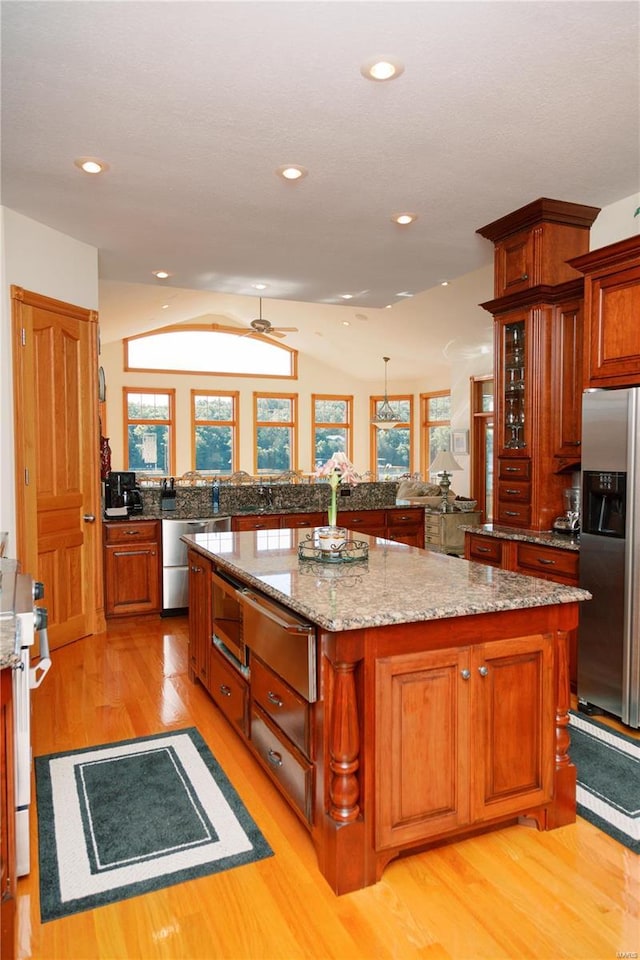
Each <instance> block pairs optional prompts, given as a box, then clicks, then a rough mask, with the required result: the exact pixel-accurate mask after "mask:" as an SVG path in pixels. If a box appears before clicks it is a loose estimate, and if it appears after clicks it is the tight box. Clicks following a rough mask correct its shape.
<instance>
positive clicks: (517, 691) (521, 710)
mask: <svg viewBox="0 0 640 960" xmlns="http://www.w3.org/2000/svg"><path fill="white" fill-rule="evenodd" d="M376 702H377V705H378V707H377V714H376V810H377V814H378V815H377V817H376V847H377V848H378V849H382V848H385V847H395V846H398V845H400V844H404V843H416V842H418V841H420V840H425V841H427V840H429V839H430V838H431V837H434V836H437V835H441V834H443V833H445V832H447V831H452V830H458V829H460V828H462V827H464V826H466V825H471V824H479V823H482V822H483V821H488V820H491V819H493V818H494V817H505V816H509V815H510V814H512V813H513V814H514V815H515V814H517V813H518V812H519V811H521V810H522V809H523V808H524V807H526V806H527V805H528V804H530V805H531V807H535V806H538V805H540V804H543V803H546V802H547V801H548V800H550V799H551V794H552V782H553V757H554V744H553V711H554V689H553V644H552V640H551V638H550V637H549V636H542V635H537V634H536V635H532V636H524V637H515V638H506V639H504V640H500V641H496V642H493V643H487V644H481V645H480V646H478V647H473V648H469V647H459V648H456V649H451V650H434V651H429V652H424V653H416V654H409V655H406V656H397V657H389V658H386V659H379V660H378V661H377V662H376ZM426 730H433V731H435V730H437V731H438V735H437V736H425V731H426ZM407 743H411V744H412V747H411V750H410V751H405V750H403V749H402V747H403V744H407Z"/></svg>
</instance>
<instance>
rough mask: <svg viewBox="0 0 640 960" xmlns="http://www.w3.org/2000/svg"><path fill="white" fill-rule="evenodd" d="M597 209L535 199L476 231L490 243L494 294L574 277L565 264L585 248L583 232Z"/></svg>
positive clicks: (526, 288) (515, 291)
mask: <svg viewBox="0 0 640 960" xmlns="http://www.w3.org/2000/svg"><path fill="white" fill-rule="evenodd" d="M599 212H600V210H599V208H598V207H585V206H584V205H583V204H579V203H565V202H564V201H562V200H549V199H547V198H545V197H541V198H540V199H539V200H534V201H533V202H532V203H529V204H527V206H526V207H521V208H520V209H519V210H515V211H514V212H513V213H510V214H508V215H507V216H506V217H501V218H500V219H499V220H495V221H494V222H493V223H489V224H487V226H486V227H481V228H480V229H479V230H477V231H476V232H477V233H479V234H480V236H482V237H486V238H487V240H491V241H492V242H493V243H494V244H495V258H494V296H495V297H504V296H507V295H508V294H510V293H519V292H520V291H523V290H528V289H530V288H531V287H537V286H540V285H542V284H547V285H550V286H555V285H556V284H559V283H564V282H565V281H567V280H574V279H575V278H576V277H577V276H579V274H578V272H577V270H576V269H575V268H574V267H572V266H570V265H569V264H567V263H566V261H567V260H568V259H569V258H570V257H577V256H579V255H580V254H582V253H586V252H587V250H588V249H589V229H590V227H591V224H592V223H593V221H594V220H595V218H596V217H597V215H598V213H599Z"/></svg>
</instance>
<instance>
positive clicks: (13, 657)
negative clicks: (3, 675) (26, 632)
mask: <svg viewBox="0 0 640 960" xmlns="http://www.w3.org/2000/svg"><path fill="white" fill-rule="evenodd" d="M19 663H20V654H19V653H16V652H15V639H14V636H13V634H11V635H10V636H6V637H5V636H3V635H2V634H0V670H4V668H5V667H15V666H17V665H18V664H19Z"/></svg>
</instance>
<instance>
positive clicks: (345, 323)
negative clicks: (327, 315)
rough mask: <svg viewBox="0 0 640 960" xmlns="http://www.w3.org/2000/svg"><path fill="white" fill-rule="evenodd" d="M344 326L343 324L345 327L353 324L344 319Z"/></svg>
mask: <svg viewBox="0 0 640 960" xmlns="http://www.w3.org/2000/svg"><path fill="white" fill-rule="evenodd" d="M342 326H343V327H350V326H351V324H350V323H349V321H348V320H343V321H342Z"/></svg>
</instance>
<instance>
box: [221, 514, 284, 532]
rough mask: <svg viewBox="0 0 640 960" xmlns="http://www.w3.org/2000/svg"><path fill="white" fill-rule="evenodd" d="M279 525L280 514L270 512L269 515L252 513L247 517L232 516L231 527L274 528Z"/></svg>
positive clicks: (239, 529) (240, 528)
mask: <svg viewBox="0 0 640 960" xmlns="http://www.w3.org/2000/svg"><path fill="white" fill-rule="evenodd" d="M279 526H280V516H279V515H276V514H271V515H270V516H261V515H259V514H253V515H252V516H249V517H232V518H231V529H232V530H234V531H236V532H237V531H241V530H276V529H277V528H278V527H279Z"/></svg>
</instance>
